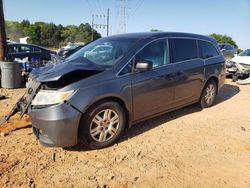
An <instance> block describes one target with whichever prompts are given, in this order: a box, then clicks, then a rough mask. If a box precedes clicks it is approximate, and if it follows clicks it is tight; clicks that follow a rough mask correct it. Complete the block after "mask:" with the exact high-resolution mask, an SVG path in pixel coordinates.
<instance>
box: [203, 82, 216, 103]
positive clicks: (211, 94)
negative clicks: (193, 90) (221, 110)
mask: <svg viewBox="0 0 250 188" xmlns="http://www.w3.org/2000/svg"><path fill="white" fill-rule="evenodd" d="M216 88H217V84H216V83H215V81H214V80H210V81H208V82H207V84H206V85H205V87H204V89H203V92H202V94H201V98H200V102H199V105H200V106H201V107H202V108H208V107H210V106H212V105H213V103H214V100H215V97H216V92H217V89H216Z"/></svg>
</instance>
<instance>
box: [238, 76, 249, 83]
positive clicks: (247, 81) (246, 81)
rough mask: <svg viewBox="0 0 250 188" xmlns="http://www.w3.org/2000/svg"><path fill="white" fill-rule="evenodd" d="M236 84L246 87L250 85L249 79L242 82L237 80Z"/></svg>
mask: <svg viewBox="0 0 250 188" xmlns="http://www.w3.org/2000/svg"><path fill="white" fill-rule="evenodd" d="M236 83H237V84H239V85H248V84H250V77H249V78H247V79H244V80H238V81H237V82H236Z"/></svg>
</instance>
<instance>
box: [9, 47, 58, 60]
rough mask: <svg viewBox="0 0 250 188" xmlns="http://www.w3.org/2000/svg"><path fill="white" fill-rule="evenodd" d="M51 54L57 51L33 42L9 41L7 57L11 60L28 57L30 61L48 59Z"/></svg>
mask: <svg viewBox="0 0 250 188" xmlns="http://www.w3.org/2000/svg"><path fill="white" fill-rule="evenodd" d="M50 54H56V52H54V51H51V50H48V49H45V48H43V47H40V46H37V45H32V44H21V43H7V59H8V60H10V61H13V60H15V58H18V59H23V58H28V61H48V60H50V59H51V57H50Z"/></svg>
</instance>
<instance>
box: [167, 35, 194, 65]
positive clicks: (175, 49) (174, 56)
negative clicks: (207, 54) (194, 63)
mask: <svg viewBox="0 0 250 188" xmlns="http://www.w3.org/2000/svg"><path fill="white" fill-rule="evenodd" d="M169 46H170V56H171V62H172V63H174V62H178V61H186V60H190V59H195V58H198V51H197V44H196V40H193V39H169Z"/></svg>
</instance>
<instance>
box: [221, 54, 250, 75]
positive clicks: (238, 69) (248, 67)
mask: <svg viewBox="0 0 250 188" xmlns="http://www.w3.org/2000/svg"><path fill="white" fill-rule="evenodd" d="M226 72H227V75H232V77H233V80H237V79H238V78H247V77H249V75H250V49H247V50H245V51H243V52H241V53H240V54H239V55H236V56H235V57H233V58H232V59H231V60H230V61H227V62H226Z"/></svg>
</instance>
